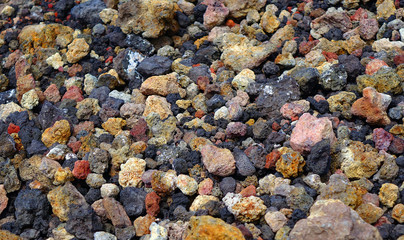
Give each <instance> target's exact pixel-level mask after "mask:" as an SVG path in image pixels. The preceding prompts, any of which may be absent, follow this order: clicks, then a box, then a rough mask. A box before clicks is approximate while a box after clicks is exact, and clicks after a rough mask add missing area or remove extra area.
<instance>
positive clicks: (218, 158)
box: [201, 144, 236, 177]
mask: <svg viewBox="0 0 404 240" xmlns="http://www.w3.org/2000/svg"><path fill="white" fill-rule="evenodd" d="M201 154H202V162H203V164H204V165H205V167H206V169H208V171H209V172H210V173H212V174H214V175H218V176H221V177H225V176H229V175H231V174H233V173H234V172H235V170H236V161H235V160H234V156H233V154H232V153H231V151H230V150H229V149H225V148H218V147H216V146H213V145H210V144H207V145H205V146H203V147H202V149H201Z"/></svg>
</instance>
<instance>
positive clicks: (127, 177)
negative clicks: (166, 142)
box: [119, 158, 146, 187]
mask: <svg viewBox="0 0 404 240" xmlns="http://www.w3.org/2000/svg"><path fill="white" fill-rule="evenodd" d="M145 169H146V162H145V161H144V160H143V159H140V158H129V159H128V160H127V161H126V163H124V164H122V165H121V171H120V172H119V184H120V185H121V186H122V187H139V186H140V183H141V181H142V178H141V177H142V174H143V173H144V171H145Z"/></svg>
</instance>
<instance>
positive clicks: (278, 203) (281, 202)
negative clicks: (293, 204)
mask: <svg viewBox="0 0 404 240" xmlns="http://www.w3.org/2000/svg"><path fill="white" fill-rule="evenodd" d="M270 201H271V206H273V207H276V208H277V209H278V210H280V209H282V208H287V207H288V204H287V203H286V197H283V196H279V195H273V196H271V197H270Z"/></svg>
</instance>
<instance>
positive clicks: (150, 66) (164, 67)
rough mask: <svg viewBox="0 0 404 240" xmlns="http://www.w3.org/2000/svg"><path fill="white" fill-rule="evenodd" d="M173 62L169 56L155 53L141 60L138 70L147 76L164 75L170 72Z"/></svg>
mask: <svg viewBox="0 0 404 240" xmlns="http://www.w3.org/2000/svg"><path fill="white" fill-rule="evenodd" d="M172 62H173V61H172V60H171V59H169V58H168V57H163V56H158V55H154V56H152V57H149V58H145V59H144V60H143V61H142V62H140V63H139V65H138V66H137V71H138V72H139V73H140V74H142V75H143V77H145V78H148V77H150V76H158V75H164V74H167V73H169V72H170V70H171V64H172Z"/></svg>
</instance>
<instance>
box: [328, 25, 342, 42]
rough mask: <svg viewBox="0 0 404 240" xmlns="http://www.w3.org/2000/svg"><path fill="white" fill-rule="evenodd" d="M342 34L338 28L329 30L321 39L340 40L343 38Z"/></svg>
mask: <svg viewBox="0 0 404 240" xmlns="http://www.w3.org/2000/svg"><path fill="white" fill-rule="evenodd" d="M343 34H344V32H342V30H341V29H339V28H331V29H330V30H329V31H328V32H326V33H325V34H324V35H323V37H325V38H327V39H328V40H330V41H331V40H336V41H337V40H342V39H343V37H342V35H343Z"/></svg>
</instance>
